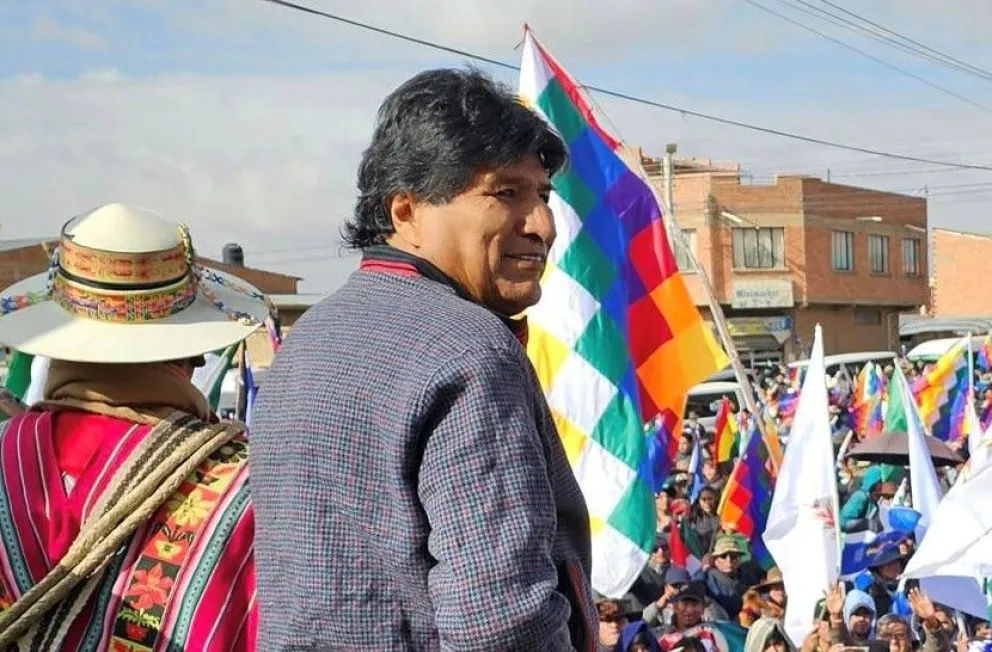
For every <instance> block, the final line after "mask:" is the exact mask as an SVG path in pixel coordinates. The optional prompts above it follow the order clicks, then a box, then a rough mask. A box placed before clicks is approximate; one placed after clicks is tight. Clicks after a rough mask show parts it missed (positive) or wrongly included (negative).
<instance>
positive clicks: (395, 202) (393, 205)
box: [389, 193, 421, 249]
mask: <svg viewBox="0 0 992 652" xmlns="http://www.w3.org/2000/svg"><path fill="white" fill-rule="evenodd" d="M417 204H418V202H417V200H416V199H415V198H414V196H413V195H411V194H410V193H399V194H396V195H393V196H392V197H391V198H390V199H389V218H390V219H391V220H392V222H393V230H394V232H395V235H394V236H393V238H395V239H396V240H398V241H399V242H398V243H397V244H404V245H406V246H407V247H412V248H414V249H417V248H419V247H420V244H421V234H420V228H419V224H418V223H417Z"/></svg>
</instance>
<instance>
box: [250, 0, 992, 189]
mask: <svg viewBox="0 0 992 652" xmlns="http://www.w3.org/2000/svg"><path fill="white" fill-rule="evenodd" d="M262 2H268V3H270V4H274V5H279V6H281V7H285V8H287V9H293V10H296V11H301V12H304V13H307V14H311V15H314V16H319V17H321V18H326V19H328V20H333V21H337V22H339V23H344V24H346V25H351V26H352V27H358V28H359V29H364V30H367V31H371V32H375V33H377V34H381V35H383V36H389V37H392V38H395V39H399V40H401V41H407V42H409V43H415V44H417V45H422V46H424V47H428V48H432V49H435V50H440V51H442V52H447V53H449V54H455V55H458V56H460V57H465V58H466V59H472V60H475V61H481V62H483V63H488V64H490V65H492V66H496V67H499V68H505V69H507V70H516V71H519V70H520V67H519V66H515V65H513V64H510V63H506V62H505V61H499V60H498V59H493V58H490V57H486V56H482V55H479V54H475V53H472V52H468V51H466V50H461V49H458V48H453V47H450V46H447V45H443V44H440V43H436V42H434V41H428V40H426V39H420V38H416V37H414V36H408V35H406V34H401V33H399V32H394V31H391V30H388V29H383V28H381V27H376V26H375V25H370V24H368V23H363V22H360V21H357V20H352V19H350V18H345V17H344V16H339V15H337V14H332V13H329V12H326V11H322V10H319V9H314V8H313V7H306V6H304V5H300V4H297V3H295V2H290V1H289V0H262ZM583 87H584V88H585V89H587V90H589V91H592V92H595V93H599V94H601V95H605V96H607V97H613V98H616V99H620V100H626V101H628V102H633V103H636V104H643V105H644V106H650V107H654V108H656V109H662V110H665V111H672V112H674V113H679V114H681V115H683V116H690V117H693V118H699V119H701V120H708V121H710V122H716V123H718V124H722V125H727V126H730V127H738V128H740V129H748V130H750V131H756V132H759V133H763V134H768V135H770V136H779V137H781V138H789V139H791V140H798V141H801V142H804V143H810V144H813V145H821V146H823V147H831V148H834V149H840V150H846V151H849V152H858V153H859V154H868V155H871V156H880V157H883V158H888V159H894V160H899V161H911V162H914V163H927V164H930V165H939V166H941V167H949V168H957V169H961V170H982V171H985V172H992V166H989V165H977V164H969V163H954V162H951V161H941V160H937V159H932V158H925V157H922V156H909V155H906V154H896V153H893V152H885V151H882V150H877V149H871V148H868V147H859V146H857V145H848V144H845V143H838V142H833V141H829V140H825V139H822V138H814V137H811V136H803V135H801V134H796V133H792V132H788V131H784V130H781V129H773V128H771V127H762V126H760V125H755V124H750V123H747V122H743V121H740V120H733V119H730V118H721V117H719V116H715V115H710V114H707V113H702V112H700V111H693V110H691V109H686V108H684V107H680V106H675V105H672V104H665V103H663V102H656V101H654V100H648V99H645V98H642V97H637V96H635V95H630V94H628V93H621V92H619V91H612V90H609V89H606V88H601V87H599V86H583Z"/></svg>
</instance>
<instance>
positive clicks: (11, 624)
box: [0, 419, 244, 649]
mask: <svg viewBox="0 0 992 652" xmlns="http://www.w3.org/2000/svg"><path fill="white" fill-rule="evenodd" d="M177 425H178V427H177ZM242 432H244V426H243V425H241V424H234V423H228V424H217V425H210V426H208V425H206V424H203V423H202V422H192V421H190V422H187V423H184V424H182V425H180V424H179V422H178V420H175V419H167V420H165V421H163V422H162V423H160V424H159V425H158V426H156V427H155V428H153V429H152V432H150V433H149V435H148V437H146V440H148V439H149V438H151V439H153V440H154V441H158V442H162V440H166V441H165V445H164V448H165V449H166V450H167V451H168V453H167V454H166V455H165V459H164V460H162V461H161V463H158V464H154V463H155V462H157V461H158V458H159V457H160V456H158V455H152V454H150V453H152V452H153V451H152V449H151V447H150V446H148V447H143V448H144V451H143V453H145V455H142V456H139V459H138V460H137V461H136V462H135V463H133V464H129V465H127V466H126V467H122V468H121V469H119V470H118V472H117V473H115V475H114V478H113V480H112V483H111V490H110V491H109V492H108V493H109V494H111V495H120V496H122V498H121V499H120V500H117V501H114V502H111V500H110V499H109V498H110V496H104V497H103V498H105V500H104V499H101V501H100V502H99V503H98V507H99V508H100V509H99V510H98V509H96V508H95V509H94V512H93V513H92V514H91V517H90V518H88V519H87V520H86V522H85V523H84V524H83V527H82V530H81V532H80V533H79V536H78V537H76V540H75V541H74V542H73V544H72V546H71V547H70V548H69V551H68V552H67V553H66V554H65V557H63V558H62V560H61V561H60V562H59V564H58V565H57V566H56V567H55V568H53V569H52V570H51V571H49V572H48V574H47V575H46V576H45V577H44V578H43V579H42V580H41V581H40V582H38V583H37V584H36V585H34V586H33V587H31V588H30V589H29V590H28V591H27V592H26V593H25V594H24V595H22V596H21V598H20V599H19V600H17V601H16V602H15V603H14V604H13V605H11V606H10V608H9V609H6V610H5V611H3V612H0V649H5V646H7V645H10V644H12V643H14V642H15V641H17V640H18V639H19V638H20V637H21V636H22V635H23V634H24V633H25V632H28V631H29V630H32V629H33V628H34V626H35V624H36V623H37V622H38V621H40V620H41V619H42V618H44V616H45V615H46V614H47V613H48V612H49V611H50V610H51V609H52V608H54V607H56V606H58V605H59V604H60V603H61V602H62V601H63V600H64V599H66V597H67V596H69V594H70V593H71V592H72V590H73V588H74V587H75V586H76V585H77V584H79V583H80V582H87V581H88V579H90V578H91V576H92V575H93V574H94V573H97V572H100V571H101V570H102V569H103V568H104V566H105V564H106V562H107V561H108V560H109V559H110V557H111V556H112V555H113V554H114V552H116V551H117V549H118V548H119V547H120V546H121V544H122V543H124V542H125V541H126V540H127V538H128V537H130V536H131V535H132V534H134V532H135V531H136V530H137V529H138V528H139V527H140V526H141V525H143V524H144V523H146V522H147V521H148V519H150V518H151V517H152V515H153V514H154V513H155V512H156V511H157V510H158V509H159V508H160V507H161V506H162V504H164V503H165V501H166V500H168V499H169V497H170V496H171V495H172V494H173V492H175V490H176V489H178V488H179V486H180V484H182V482H183V481H184V480H185V479H186V478H187V477H188V476H189V475H190V473H192V472H193V471H194V470H195V469H196V467H197V466H199V465H200V464H201V463H202V462H203V461H204V460H205V459H207V457H209V456H210V455H211V454H212V453H213V452H215V451H216V450H217V449H219V448H220V447H221V446H223V445H224V444H226V443H227V442H229V441H230V440H231V439H233V438H234V437H236V436H238V435H239V434H241V433H242ZM153 434H154V437H152V435H153ZM143 443H144V442H143ZM149 443H150V442H149ZM160 445H161V444H160ZM136 452H137V451H136ZM101 512H102V513H101ZM84 593H85V591H84Z"/></svg>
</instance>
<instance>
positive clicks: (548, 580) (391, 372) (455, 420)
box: [251, 70, 598, 652]
mask: <svg viewBox="0 0 992 652" xmlns="http://www.w3.org/2000/svg"><path fill="white" fill-rule="evenodd" d="M566 158H567V154H566V147H565V145H564V143H563V142H562V140H561V138H560V137H559V135H558V134H557V133H556V132H555V131H554V130H553V129H552V128H551V127H550V126H549V125H548V124H547V123H546V122H545V121H544V120H543V119H542V118H541V117H540V116H539V115H538V114H537V113H535V112H533V111H532V110H530V109H529V108H527V107H526V106H524V105H523V104H522V103H521V102H520V101H519V99H518V98H517V95H516V93H515V92H514V91H513V90H511V89H509V88H506V87H503V86H501V85H498V84H497V83H495V82H494V81H493V80H492V79H490V78H489V77H487V76H485V75H484V74H482V73H480V72H477V71H471V70H469V71H460V70H431V71H427V72H423V73H420V74H418V75H416V76H414V77H413V78H412V79H410V80H408V81H407V82H405V83H403V84H402V85H401V86H400V87H399V88H398V89H397V90H395V91H394V92H393V93H391V94H390V95H389V97H388V98H386V100H385V101H384V102H383V104H382V106H381V107H380V109H379V113H378V117H377V120H376V124H375V128H374V132H373V135H372V142H371V144H370V145H369V147H368V148H367V149H366V150H365V152H364V154H363V155H362V159H361V162H360V164H359V169H358V201H357V205H356V208H355V213H354V216H353V218H352V219H351V220H350V221H348V222H347V223H346V225H345V227H344V237H345V241H346V244H347V245H348V246H349V247H351V248H354V249H357V250H360V251H361V253H362V260H361V263H360V265H359V268H358V270H356V271H355V272H354V273H353V274H352V275H351V276H350V277H349V279H348V281H347V282H346V283H345V285H344V286H343V287H342V288H341V289H339V290H338V291H337V292H335V293H334V294H332V295H331V296H330V297H328V298H327V299H325V300H324V301H322V302H321V303H320V304H318V305H316V306H315V307H313V308H311V309H310V310H309V311H307V313H306V314H305V315H304V316H303V317H302V318H301V319H300V320H299V321H298V322H297V323H296V325H295V326H294V329H293V334H292V337H290V338H287V340H286V342H285V343H284V345H283V346H282V348H281V349H280V351H279V355H278V356H277V357H276V359H275V361H274V363H273V365H272V367H271V369H270V370H269V372H268V375H267V377H266V382H265V383H264V385H263V386H262V389H261V391H260V392H259V395H258V398H257V402H256V404H255V411H254V414H253V432H252V441H253V451H252V454H253V457H252V461H251V466H252V489H253V492H256V495H258V496H260V497H262V498H260V500H259V501H258V503H257V504H256V510H257V512H256V513H257V529H256V541H257V545H258V556H257V559H258V561H259V563H258V586H259V589H258V591H259V602H260V606H261V614H262V615H261V623H260V629H259V647H260V648H261V649H264V650H266V652H270V651H271V652H279V651H280V650H289V649H292V650H318V649H328V648H329V647H336V648H339V649H373V648H382V647H387V648H390V649H405V650H428V649H430V650H433V649H438V648H441V649H480V650H482V649H484V650H511V649H512V650H543V651H548V652H555V651H558V650H562V651H564V650H572V649H579V650H586V649H589V647H590V645H592V644H593V642H594V641H595V640H596V639H597V638H598V632H597V629H596V612H595V609H594V608H593V601H592V590H591V587H590V579H589V578H590V575H591V543H590V525H589V513H588V510H587V508H586V504H585V500H584V498H583V495H582V491H581V490H580V488H579V486H578V483H577V482H576V480H575V476H574V474H573V472H572V469H571V467H570V466H569V463H568V459H567V458H566V456H565V451H564V449H563V447H562V445H561V440H560V438H559V435H558V432H557V430H556V427H555V423H554V421H553V419H552V417H551V412H550V408H549V407H548V404H547V401H546V399H545V396H544V392H543V390H542V388H541V386H540V383H539V381H538V378H537V375H536V373H535V371H534V368H533V365H532V364H531V361H530V360H529V359H528V357H527V352H526V350H525V346H524V344H525V342H526V336H527V330H526V328H527V322H526V319H525V318H520V317H519V315H521V314H522V313H523V312H524V311H525V310H526V309H527V308H528V307H530V306H533V305H534V304H535V303H537V302H538V300H539V299H540V297H541V283H540V281H541V277H542V274H543V272H544V269H545V265H546V263H547V258H548V252H549V250H550V249H551V246H552V243H553V242H554V240H555V235H556V233H555V222H554V217H553V215H552V213H551V209H550V208H549V206H548V201H549V199H550V195H551V180H550V179H551V176H552V175H554V174H555V173H556V172H558V171H559V170H561V169H562V168H563V166H564V165H565V163H566ZM288 478H294V480H293V481H289V480H288Z"/></svg>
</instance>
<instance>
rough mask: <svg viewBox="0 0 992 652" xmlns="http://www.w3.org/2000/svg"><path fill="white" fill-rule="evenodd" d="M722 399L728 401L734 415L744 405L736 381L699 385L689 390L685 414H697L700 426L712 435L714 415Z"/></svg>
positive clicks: (718, 381)
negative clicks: (725, 398)
mask: <svg viewBox="0 0 992 652" xmlns="http://www.w3.org/2000/svg"><path fill="white" fill-rule="evenodd" d="M724 397H727V398H729V399H730V404H731V407H732V408H733V409H734V412H735V413H737V412H740V409H741V406H742V405H744V394H743V392H742V391H741V386H740V383H738V382H737V381H736V380H733V381H731V380H717V381H707V382H705V383H700V384H698V385H696V386H695V387H693V388H692V389H690V390H689V396H688V400H687V401H686V404H685V413H686V415H688V414H689V411H690V410H692V411H694V412H696V413H697V414H699V423H700V425H701V426H703V427H704V428H706V432H709V433H712V432H713V431H714V430H716V415H717V413H718V412H719V411H720V402H721V401H722V400H723V398H724Z"/></svg>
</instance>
